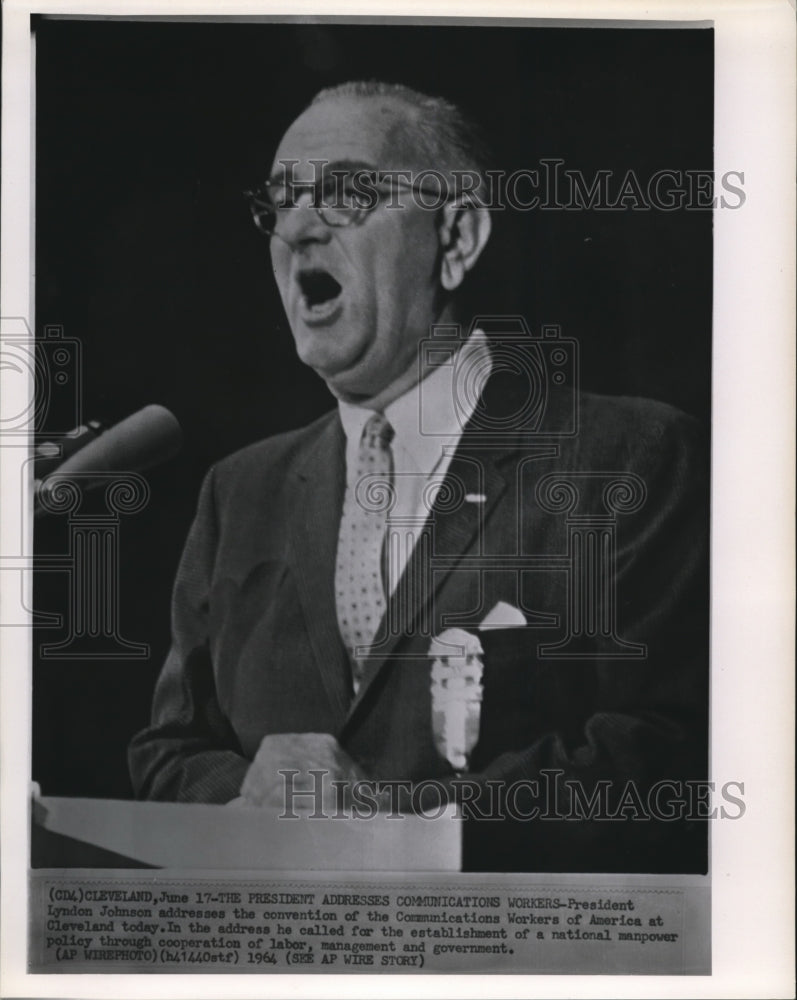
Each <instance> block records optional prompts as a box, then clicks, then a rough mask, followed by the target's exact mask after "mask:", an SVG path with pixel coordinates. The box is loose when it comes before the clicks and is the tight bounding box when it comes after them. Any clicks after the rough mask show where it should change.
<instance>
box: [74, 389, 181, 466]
mask: <svg viewBox="0 0 797 1000" xmlns="http://www.w3.org/2000/svg"><path fill="white" fill-rule="evenodd" d="M182 440H183V432H182V430H181V428H180V424H179V423H178V422H177V418H176V417H175V416H174V414H173V413H171V412H170V411H169V410H167V409H166V407H165V406H159V405H158V404H157V403H153V404H151V405H150V406H145V407H144V408H143V409H142V410H138V412H136V413H133V414H132V415H131V416H129V417H125V419H124V420H121V421H120V422H119V423H118V424H116V425H115V426H113V427H111V428H110V430H107V431H106V432H105V433H104V434H101V435H100V437H98V438H96V439H95V440H94V441H91V442H90V443H89V444H87V445H86V446H85V447H84V448H81V449H80V451H77V452H75V454H74V455H71V456H70V457H69V458H68V459H67V460H66V461H65V462H64V463H63V464H62V465H61V466H59V468H58V474H59V476H62V475H69V474H71V473H76V472H80V473H84V474H85V473H92V472H96V473H109V472H111V473H112V472H143V471H144V470H146V469H150V468H152V467H153V466H156V465H160V464H161V463H162V462H166V461H168V460H169V459H170V458H172V457H174V455H176V454H177V452H178V451H179V450H180V446H181V445H182Z"/></svg>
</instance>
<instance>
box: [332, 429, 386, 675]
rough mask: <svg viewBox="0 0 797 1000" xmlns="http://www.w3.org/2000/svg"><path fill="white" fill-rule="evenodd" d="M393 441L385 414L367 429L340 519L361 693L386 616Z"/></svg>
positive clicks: (348, 621)
mask: <svg viewBox="0 0 797 1000" xmlns="http://www.w3.org/2000/svg"><path fill="white" fill-rule="evenodd" d="M392 438H393V428H392V427H391V426H390V424H389V422H388V421H387V420H386V419H385V417H384V416H383V415H382V414H381V413H374V415H373V416H372V417H370V418H369V419H368V422H367V423H366V425H365V427H364V428H363V434H362V438H361V439H360V447H359V451H358V453H357V460H356V467H355V468H354V469H353V470H350V473H351V474H350V475H349V477H348V482H347V484H346V495H345V498H344V501H343V513H342V515H341V519H340V533H339V535H338V555H337V563H336V566H335V597H336V605H337V613H338V626H339V628H340V634H341V636H342V638H343V642H344V643H345V645H346V648H347V649H348V651H349V656H350V658H351V663H352V682H353V685H354V691H355V693H356V692H357V690H358V688H359V686H360V681H361V680H362V674H363V670H364V666H365V664H364V660H365V657H366V656H367V654H368V647H369V646H370V645H371V643H372V642H373V639H374V636H375V635H376V631H377V629H378V628H379V623H380V621H381V620H382V616H383V614H384V612H385V587H384V582H383V580H382V544H383V540H384V535H385V525H386V523H387V515H388V511H389V510H390V507H391V506H392V503H391V500H392V485H391V473H392V471H393V456H392V453H391V450H390V441H391V439H392Z"/></svg>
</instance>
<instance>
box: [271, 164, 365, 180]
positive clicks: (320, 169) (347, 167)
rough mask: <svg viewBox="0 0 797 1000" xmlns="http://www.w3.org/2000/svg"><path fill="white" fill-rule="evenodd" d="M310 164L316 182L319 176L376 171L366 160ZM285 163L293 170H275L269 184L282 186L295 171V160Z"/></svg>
mask: <svg viewBox="0 0 797 1000" xmlns="http://www.w3.org/2000/svg"><path fill="white" fill-rule="evenodd" d="M312 162H313V164H314V167H313V169H314V171H315V179H316V180H319V179H320V178H319V174H320V176H321V177H323V176H325V175H327V174H331V173H333V172H334V173H353V172H355V171H358V170H363V171H368V172H369V173H376V172H377V170H378V167H377V166H376V165H375V164H373V163H368V162H367V161H366V160H330V161H328V162H327V161H326V160H321V159H318V160H313V161H312ZM286 163H287V164H288V165H289V166H292V167H293V170H288V171H286V170H285V168H284V167H282V168H281V169H279V170H275V171H274V173H273V174H272V175H271V177H269V179H268V183H269V184H275V185H276V184H284V183H285V177H286V174H288V175H290V174H291V173H293V172H294V171H295V169H296V161H295V160H287V161H286ZM296 183H297V184H298V183H302V182H300V181H297V182H296ZM304 183H310V182H309V181H306V182H304Z"/></svg>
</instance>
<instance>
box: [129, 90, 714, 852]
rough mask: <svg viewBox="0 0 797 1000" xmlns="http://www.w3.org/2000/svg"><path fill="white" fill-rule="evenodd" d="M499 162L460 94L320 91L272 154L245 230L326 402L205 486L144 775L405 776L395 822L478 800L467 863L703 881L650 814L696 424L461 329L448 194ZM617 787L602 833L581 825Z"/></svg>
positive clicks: (678, 727) (475, 212) (684, 669)
mask: <svg viewBox="0 0 797 1000" xmlns="http://www.w3.org/2000/svg"><path fill="white" fill-rule="evenodd" d="M430 167H432V168H434V170H435V171H437V177H438V183H437V184H436V185H435V184H431V183H430V182H429V178H430V177H431V174H430V170H429V168H430ZM485 167H486V160H485V154H484V152H483V148H482V145H481V143H480V140H479V137H478V131H477V130H476V129H475V128H474V127H473V126H471V125H470V123H469V122H468V121H467V120H466V119H465V117H464V116H463V115H462V114H461V113H460V112H459V111H458V109H457V108H455V107H454V106H453V105H451V104H449V103H448V102H446V101H443V100H440V99H436V98H430V97H426V96H425V95H422V94H419V93H417V92H415V91H412V90H409V89H407V88H404V87H401V86H393V85H387V84H377V83H352V84H344V85H342V86H339V87H336V88H332V89H330V90H327V91H323V92H322V93H321V94H319V95H318V96H317V97H316V98H315V100H314V101H313V102H312V103H311V105H310V106H309V107H308V108H307V109H306V110H305V111H304V112H303V113H302V114H301V115H300V116H299V117H298V118H297V119H296V121H295V122H294V123H293V125H291V127H290V128H289V129H288V131H287V133H286V134H285V136H284V137H283V139H282V142H281V144H280V146H279V149H278V150H277V153H276V156H275V160H274V165H273V168H272V173H271V176H270V179H269V180H268V182H267V183H266V184H265V185H264V186H263V188H261V189H260V190H259V191H257V192H254V193H253V194H252V196H251V197H252V206H253V214H254V216H255V221H256V223H257V224H258V226H259V228H261V230H262V231H263V232H264V233H265V234H266V235H267V237H268V238H269V240H270V249H271V260H272V265H273V270H274V275H275V278H276V281H277V285H278V287H279V291H280V295H281V298H282V302H283V305H284V307H285V311H286V313H287V316H288V320H289V323H290V326H291V330H292V333H293V336H294V339H295V342H296V348H297V351H298V354H299V357H300V358H301V359H302V361H304V362H305V363H306V364H307V365H309V366H310V367H312V368H313V369H314V370H315V371H316V372H317V373H318V374H319V375H320V376H321V377H322V378H323V379H324V381H325V382H326V384H327V385H328V387H329V388H330V390H331V392H332V393H333V394H334V396H335V397H336V399H337V401H338V405H337V407H336V408H335V410H334V411H333V412H331V413H329V414H327V415H326V416H324V417H323V418H322V419H320V420H318V421H316V422H315V423H314V424H311V425H310V426H309V427H306V428H303V429H301V430H298V431H294V432H291V433H288V434H284V435H280V436H278V437H274V438H270V439H268V440H266V441H263V442H261V443H258V444H256V445H254V446H251V447H248V448H245V449H244V450H242V451H241V452H238V453H237V454H235V455H232V456H231V457H229V458H228V459H226V460H225V461H223V462H221V463H219V465H218V466H217V467H216V468H215V469H213V470H211V472H210V474H209V475H208V477H207V479H206V481H205V484H204V486H203V489H202V493H201V496H200V500H199V507H198V512H197V516H196V520H195V522H194V524H193V526H192V528H191V532H190V535H189V538H188V542H187V545H186V548H185V552H184V556H183V560H182V562H181V565H180V569H179V572H178V576H177V581H176V585H175V591H174V602H173V645H172V649H171V652H170V654H169V657H168V660H167V662H166V664H165V666H164V669H163V672H162V674H161V677H160V679H159V681H158V684H157V688H156V691H155V697H154V706H153V715H152V723H151V725H150V727H149V728H148V729H146V730H145V731H144V732H142V733H140V734H139V735H138V736H137V737H136V738H135V740H134V741H133V744H132V746H131V751H130V761H131V771H132V774H133V780H134V784H135V787H136V789H137V792H138V794H140V795H141V796H144V797H150V798H159V799H169V800H182V801H202V802H217V803H227V802H244V803H247V804H250V805H273V806H280V807H281V806H284V804H285V794H286V776H285V773H281V772H289V773H290V778H291V781H293V780H294V779H296V780H297V781H298V782H299V785H298V786H297V787H305V786H303V785H302V781H308V780H310V779H309V777H308V775H309V772H311V771H316V772H323V774H324V776H325V778H326V779H328V781H329V782H330V783H331V782H333V781H337V782H340V783H341V784H340V785H338V786H337V788H338V789H340V788H341V787H344V788H348V787H354V786H355V785H356V784H357V783H358V782H362V781H366V780H368V781H371V782H374V783H376V784H375V786H374V787H375V789H376V791H375V795H376V797H375V799H374V801H376V802H378V803H379V804H380V805H384V804H385V803H386V802H387V801H388V800H387V799H386V798H385V797H384V795H385V789H388V790H389V788H390V786H391V783H393V785H395V786H396V787H399V788H400V791H401V794H400V795H399V796H398V799H396V798H395V797H394V798H391V799H390V800H389V801H390V807H391V808H395V807H396V802H398V803H399V804H400V807H402V808H406V807H409V805H410V804H411V805H413V806H415V807H417V806H418V805H419V804H421V803H422V802H423V796H419V797H417V798H415V797H413V795H412V790H413V789H415V788H418V787H420V786H424V788H423V791H424V792H427V791H428V790H429V789H430V788H432V787H433V788H434V794H435V796H438V797H439V796H444V797H448V798H451V799H453V800H458V801H460V803H461V804H462V805H463V806H464V807H467V808H468V809H469V811H470V819H472V820H474V822H473V824H471V825H472V827H473V829H474V831H475V832H474V834H473V838H472V843H473V844H474V845H475V847H473V849H472V850H471V849H469V851H470V853H467V852H466V858H468V859H469V862H470V863H471V864H472V866H475V867H479V868H493V869H499V870H500V869H501V868H504V869H505V870H513V869H528V870H546V869H547V870H571V871H578V870H620V871H622V870H627V871H634V870H650V871H656V870H659V871H663V870H668V869H672V870H679V869H681V870H694V869H695V867H698V868H699V867H700V865H701V860H700V858H701V853H700V849H699V848H698V849H697V850H695V848H694V843H695V841H694V838H693V834H692V832H691V829H690V825H689V823H681V824H678V823H676V824H675V827H677V828H678V834H677V836H676V835H674V833H673V829H674V826H673V823H665V822H663V817H657V816H653V817H651V816H650V815H647V816H646V815H644V812H645V805H646V803H647V804H649V803H648V800H647V799H646V796H649V794H650V790H651V789H658V792H661V790H662V788H663V783H664V784H666V783H669V786H668V787H669V789H670V798H672V797H673V796H674V797H676V798H679V795H678V792H679V791H680V788H681V785H680V782H682V781H683V780H685V779H699V778H701V777H705V733H706V727H707V718H706V681H707V662H706V659H707V632H706V629H707V624H706V622H707V610H706V582H707V581H706V570H705V545H706V534H707V532H706V528H707V503H706V500H705V496H704V493H703V490H704V488H705V474H706V466H705V460H704V459H703V458H701V452H700V450H699V442H698V435H697V434H696V430H695V428H694V427H693V426H692V423H691V421H690V420H689V419H688V418H686V417H684V416H683V415H682V414H679V413H677V412H676V411H674V410H673V409H671V408H670V407H667V406H665V405H663V404H658V403H653V402H650V401H647V400H637V399H630V398H622V399H614V400H613V399H607V398H600V397H595V396H590V395H587V394H578V395H576V394H574V393H573V392H572V391H569V390H568V388H567V386H566V384H562V383H564V382H566V380H565V379H562V378H560V377H559V376H557V377H556V378H552V379H548V375H549V374H550V372H549V371H548V367H546V365H547V362H548V361H550V360H551V359H553V361H554V362H556V359H557V355H556V354H555V352H553V351H551V350H547V353H546V351H545V350H543V348H546V349H547V348H551V347H556V346H557V343H553V344H550V343H547V344H544V343H542V342H540V341H534V346H533V349H531V342H532V340H533V339H534V338H530V337H526V338H525V340H524V338H523V337H522V336H521V337H519V338H518V337H515V338H514V339H511V340H510V341H506V342H505V343H504V342H501V343H499V344H498V346H497V347H496V341H495V339H494V338H490V337H488V336H487V335H486V334H485V332H484V331H483V330H481V329H479V328H478V327H476V328H475V329H474V331H473V332H472V333H471V335H470V336H469V337H467V338H464V337H461V338H460V334H459V331H460V330H461V329H462V327H461V326H459V325H458V324H462V325H463V326H464V327H465V328H468V327H469V325H470V319H471V317H466V316H460V315H459V314H458V312H457V300H458V292H459V290H460V289H461V287H462V285H463V282H465V281H466V278H467V276H468V274H469V272H470V271H471V270H472V269H473V267H474V265H475V264H476V262H477V261H478V259H479V256H480V254H481V252H482V250H483V248H484V246H485V244H486V242H487V240H488V238H489V235H490V228H491V216H490V212H489V210H488V206H486V205H485V204H484V203H483V199H479V197H478V196H477V197H474V196H472V195H471V196H469V195H467V194H465V195H463V194H462V190H463V187H462V185H460V186H459V187H460V190H459V191H458V185H457V183H456V178H457V177H465V178H472V177H473V176H477V177H478V176H480V177H483V176H484V170H485ZM419 175H422V177H423V179H422V180H419V179H418V178H419ZM441 177H442V178H443V179H444V181H445V182H446V183H441V182H440V178H441ZM448 181H450V182H451V183H450V184H449V183H447V182H448ZM441 331H442V336H441ZM436 338H437V339H436ZM527 341H528V343H527ZM436 344H437V345H438V346H439V349H434V348H435V345H436ZM529 350H531V353H529ZM541 352H542V353H541ZM562 356H564V353H563V352H562V351H561V350H560V352H559V356H558V357H559V360H561V357H562ZM524 358H526V359H528V358H531V359H532V360H531V369H530V370H533V371H538V370H540V371H542V370H543V369H544V372H543V375H541V376H540V377H539V378H538V380H537V383H536V389H535V392H536V398H535V399H534V400H532V403H531V404H529V401H528V399H527V396H528V392H529V390H528V381H527V382H526V383H525V385H524V384H522V379H521V380H520V381H519V380H518V378H517V374H518V370H519V368H522V367H523V359H524ZM507 359H509V360H507ZM535 359H536V360H535ZM541 359H542V360H541ZM538 363H539V364H538ZM535 364H536V365H537V368H535ZM540 365H542V367H541V368H540ZM553 367H556V364H555V363H554V364H553ZM463 373H464V374H463ZM529 413H531V416H529ZM485 428H486V431H487V433H485ZM617 490H619V493H617ZM612 491H614V493H613V492H612ZM612 497H614V499H612ZM586 529H589V530H586ZM452 627H458V629H459V631H457V632H455V633H449V632H447V629H449V628H452ZM449 654H450V655H449ZM449 681H450V683H449ZM316 777H317V775H316V776H314V779H313V780H315V778H316ZM292 787H293V786H292ZM324 787H325V788H328V787H334V786H331V784H330V785H325V786H324ZM673 788H675V789H676V792H673ZM507 790H510V791H511V795H509V794H507ZM629 790H630V791H629ZM604 791H605V793H606V794H605V800H604V799H601V802H602V804H603V807H605V808H610V809H614V810H615V812H614V813H613V815H614V819H615V820H616V822H614V823H612V822H602V820H605V819H606V817H605V816H604V817H601V816H599V815H597V814H596V813H595V811H594V808H593V811H592V812H591V813H590V812H589V809H587V813H588V814H585V813H584V808H583V807H584V806H585V803H586V804H587V805H589V802H590V801H591V802H592V803H593V806H594V802H595V800H594V799H591V797H592V796H594V795H595V794H596V793H597V792H600V794H601V795H602V794H603V792H604ZM658 792H657V794H658ZM552 796H553V797H557V796H558V798H557V802H556V808H553V806H552V802H551V798H552ZM659 798H661V796H659ZM438 801H439V798H438ZM668 805H669V806H672V805H673V803H672V802H668ZM574 806H577V807H578V808H574ZM640 809H641V814H640ZM634 812H636V815H631V813H634ZM675 812H676V816H677V815H678V814H679V812H678V808H677V807H676V811H675ZM672 815H673V813H672V809H671V810H670V817H672ZM496 817H500V818H502V819H505V820H507V822H506V823H503V824H500V828H501V831H502V832H501V833H500V834H497V833H496V830H497V827H496V824H495V823H494V822H492V820H494V819H495V818H496ZM480 818H481V819H484V820H485V822H484V823H481V824H479V823H478V822H476V821H477V820H478V819H480ZM657 820H659V822H657ZM477 827H478V829H476V828H477ZM651 830H653V833H651ZM690 838H692V839H690ZM698 841H699V837H698ZM672 844H675V845H676V846H675V847H674V848H673V847H671V846H670V845H672ZM684 845H687V846H684ZM662 851H663V852H664V853H662ZM668 852H669V853H668Z"/></svg>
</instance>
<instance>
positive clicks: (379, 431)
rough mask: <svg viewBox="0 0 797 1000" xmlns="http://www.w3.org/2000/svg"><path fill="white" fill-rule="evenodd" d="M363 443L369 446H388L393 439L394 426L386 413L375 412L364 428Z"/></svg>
mask: <svg viewBox="0 0 797 1000" xmlns="http://www.w3.org/2000/svg"><path fill="white" fill-rule="evenodd" d="M362 440H363V444H364V445H366V446H367V447H369V448H387V447H389V446H390V442H391V441H392V440H393V428H392V427H391V426H390V421H389V420H388V419H387V417H386V416H385V415H384V413H374V415H373V416H371V417H369V418H368V420H367V421H366V424H365V427H364V428H363V438H362Z"/></svg>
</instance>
